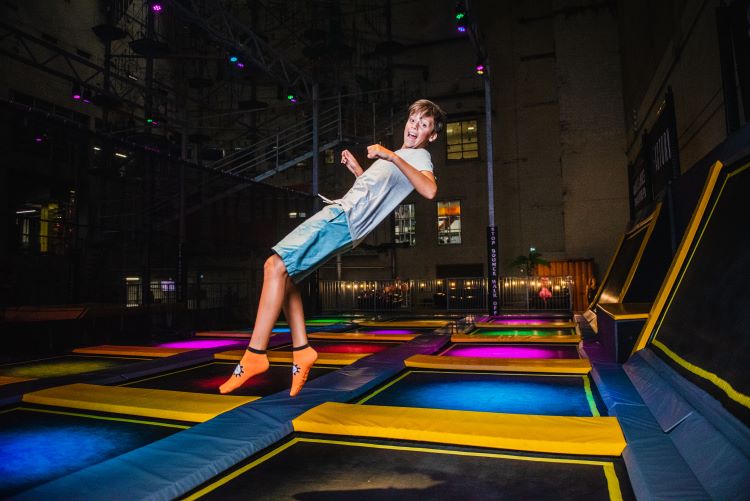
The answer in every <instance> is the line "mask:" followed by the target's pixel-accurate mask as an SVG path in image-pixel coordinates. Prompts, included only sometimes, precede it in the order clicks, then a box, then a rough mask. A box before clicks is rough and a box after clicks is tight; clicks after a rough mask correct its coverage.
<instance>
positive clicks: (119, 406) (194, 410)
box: [23, 383, 260, 423]
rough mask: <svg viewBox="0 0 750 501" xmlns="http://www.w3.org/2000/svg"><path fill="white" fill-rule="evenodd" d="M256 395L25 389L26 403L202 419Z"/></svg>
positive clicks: (77, 386)
mask: <svg viewBox="0 0 750 501" xmlns="http://www.w3.org/2000/svg"><path fill="white" fill-rule="evenodd" d="M259 398H260V397H237V396H232V395H208V394H204V393H190V392H184V391H170V390H152V389H148V388H130V387H127V386H99V385H95V384H84V383H75V384H69V385H65V386H58V387H55V388H48V389H45V390H39V391H34V392H31V393H26V394H24V396H23V401H24V402H27V403H30V404H39V405H51V406H54V407H70V408H73V409H85V410H89V411H100V412H113V413H117V414H129V415H131V416H146V417H152V418H162V419H174V420H177V421H190V422H194V423H202V422H204V421H208V420H209V419H211V418H214V417H216V416H218V415H219V414H221V413H223V412H226V411H228V410H231V409H234V408H235V407H239V406H240V405H243V404H246V403H248V402H252V401H253V400H258V399H259Z"/></svg>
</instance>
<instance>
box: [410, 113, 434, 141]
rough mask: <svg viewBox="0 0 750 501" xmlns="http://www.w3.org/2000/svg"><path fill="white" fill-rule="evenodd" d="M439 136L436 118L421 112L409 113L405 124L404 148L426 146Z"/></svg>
mask: <svg viewBox="0 0 750 501" xmlns="http://www.w3.org/2000/svg"><path fill="white" fill-rule="evenodd" d="M436 138H437V133H436V132H435V119H434V118H432V117H426V116H424V115H423V114H422V113H421V112H417V113H413V114H411V115H409V119H408V120H406V125H405V126H404V145H403V146H402V148H424V147H425V146H427V143H430V142H432V141H434V140H435V139H436Z"/></svg>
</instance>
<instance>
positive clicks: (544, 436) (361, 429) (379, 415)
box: [292, 402, 625, 456]
mask: <svg viewBox="0 0 750 501" xmlns="http://www.w3.org/2000/svg"><path fill="white" fill-rule="evenodd" d="M292 424H293V425H294V429H295V431H298V432H308V433H324V434H330V435H354V436H359V437H376V438H390V439H397V440H417V441H423V442H438V443H447V444H455V445H468V446H476V447H492V448H497V449H511V450H518V451H531V452H546V453H554V454H586V455H603V456H619V455H620V454H621V453H622V451H623V449H624V448H625V437H624V436H623V434H622V430H621V429H620V425H619V424H618V422H617V419H616V418H614V417H568V416H538V415H525V414H499V413H493V412H475V411H454V410H442V409H420V408H415V407H391V406H381V405H355V404H342V403H338V402H326V403H324V404H321V405H319V406H317V407H314V408H313V409H310V410H309V411H307V412H305V413H304V414H302V415H301V416H299V417H297V418H296V419H294V420H293V421H292Z"/></svg>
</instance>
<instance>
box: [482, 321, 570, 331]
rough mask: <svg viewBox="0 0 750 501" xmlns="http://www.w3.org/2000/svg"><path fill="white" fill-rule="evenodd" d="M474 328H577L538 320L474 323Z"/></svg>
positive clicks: (561, 323) (567, 324) (564, 323)
mask: <svg viewBox="0 0 750 501" xmlns="http://www.w3.org/2000/svg"><path fill="white" fill-rule="evenodd" d="M474 326H475V327H477V328H485V329H487V328H489V329H497V330H500V329H508V330H514V329H516V330H517V329H526V328H532V327H533V328H534V329H574V328H575V326H576V323H575V322H542V321H536V320H528V321H524V322H523V323H522V324H513V325H511V324H503V323H497V324H495V323H492V322H474Z"/></svg>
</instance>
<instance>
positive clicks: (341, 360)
mask: <svg viewBox="0 0 750 501" xmlns="http://www.w3.org/2000/svg"><path fill="white" fill-rule="evenodd" d="M244 353H245V350H229V351H222V352H221V353H214V359H216V360H232V361H239V360H240V359H241V358H242V355H243V354H244ZM267 355H268V361H269V362H277V363H286V362H289V363H291V362H292V352H291V351H281V350H273V351H269V352H267ZM370 355H372V353H318V361H317V362H315V365H349V364H351V363H354V362H356V361H357V360H359V359H360V358H364V357H367V356H370Z"/></svg>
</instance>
